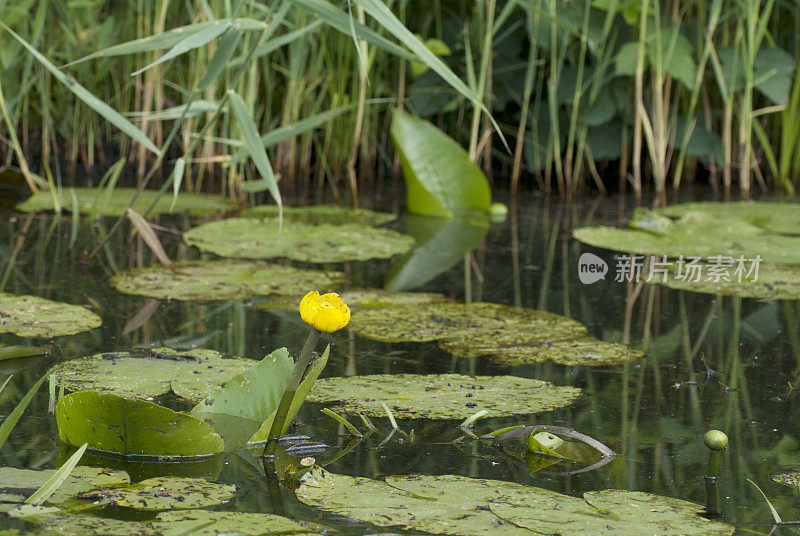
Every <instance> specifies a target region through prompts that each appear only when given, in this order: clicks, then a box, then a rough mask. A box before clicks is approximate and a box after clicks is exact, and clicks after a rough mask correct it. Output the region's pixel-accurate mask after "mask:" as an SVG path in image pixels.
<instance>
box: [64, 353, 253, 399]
mask: <svg viewBox="0 0 800 536" xmlns="http://www.w3.org/2000/svg"><path fill="white" fill-rule="evenodd" d="M255 364H256V361H254V360H252V359H244V358H225V357H223V355H222V354H220V353H219V352H215V351H213V350H204V349H192V350H174V349H172V348H150V349H148V350H143V351H139V352H107V353H102V354H96V355H93V356H89V357H84V358H80V359H73V360H70V361H65V362H63V363H60V364H58V365H56V366H55V367H53V369H52V370H51V371H50V373H51V374H54V375H55V377H56V378H57V379H58V381H62V382H63V385H64V387H65V389H66V390H67V391H95V392H98V393H113V394H116V395H119V396H126V397H129V398H138V399H142V400H147V399H152V398H155V397H157V396H160V395H163V394H166V393H168V392H170V390H171V391H172V392H173V393H175V394H176V395H178V396H180V397H183V398H185V399H187V400H190V401H192V402H198V401H200V400H202V399H203V398H205V397H206V396H208V395H209V393H211V392H213V391H214V390H215V389H216V388H217V387H219V386H220V385H222V384H223V383H225V382H226V381H227V380H228V379H229V378H231V377H232V376H234V375H235V374H240V373H242V372H244V371H245V370H247V369H249V368H250V367H252V366H253V365H255Z"/></svg>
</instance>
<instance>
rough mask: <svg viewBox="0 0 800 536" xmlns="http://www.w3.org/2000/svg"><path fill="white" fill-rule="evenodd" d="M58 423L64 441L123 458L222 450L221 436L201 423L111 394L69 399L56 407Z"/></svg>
mask: <svg viewBox="0 0 800 536" xmlns="http://www.w3.org/2000/svg"><path fill="white" fill-rule="evenodd" d="M56 422H57V423H58V435H59V437H60V439H61V441H63V442H64V443H66V444H68V445H73V446H78V445H83V444H84V443H88V444H89V447H90V448H93V449H97V450H102V451H107V452H112V453H115V454H121V455H124V456H128V455H148V456H209V455H212V454H217V453H220V452H222V451H223V441H222V438H221V437H220V436H219V434H217V433H216V432H215V431H214V430H213V428H211V427H210V426H209V425H208V424H206V423H204V422H203V421H201V420H200V419H197V418H195V417H192V416H191V415H186V414H185V413H178V412H175V411H172V410H171V409H169V408H165V407H163V406H159V405H157V404H153V403H152V402H145V401H143V400H134V399H130V398H123V397H120V396H116V395H112V394H101V393H93V392H90V391H81V392H78V393H72V394H69V395H66V396H65V397H63V398H62V399H61V400H59V401H58V404H57V405H56Z"/></svg>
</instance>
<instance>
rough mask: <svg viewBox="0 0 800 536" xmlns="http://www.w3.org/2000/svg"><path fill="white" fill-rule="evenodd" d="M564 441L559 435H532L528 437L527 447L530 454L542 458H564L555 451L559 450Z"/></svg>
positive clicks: (540, 433) (543, 433) (541, 433)
mask: <svg viewBox="0 0 800 536" xmlns="http://www.w3.org/2000/svg"><path fill="white" fill-rule="evenodd" d="M562 443H564V440H563V439H561V438H560V437H558V436H557V435H554V434H550V433H547V432H539V433H531V434H530V435H529V436H528V440H527V442H526V446H527V448H528V452H532V453H534V454H538V455H540V456H550V457H553V458H563V456H562V455H561V454H559V453H558V452H556V451H555V450H553V449H557V448H558V447H559V446H560V445H561V444H562Z"/></svg>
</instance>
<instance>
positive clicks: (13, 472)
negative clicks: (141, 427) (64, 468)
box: [0, 465, 130, 504]
mask: <svg viewBox="0 0 800 536" xmlns="http://www.w3.org/2000/svg"><path fill="white" fill-rule="evenodd" d="M55 472H56V470H55V469H45V470H38V471H37V470H34V469H16V468H14V467H0V482H2V483H3V494H2V496H0V502H2V503H9V504H10V503H13V502H14V501H13V500H12V499H13V498H12V497H11V496H12V495H13V496H19V497H22V500H21V501H19V502H22V501H24V500H25V499H27V498H28V497H29V496H31V495H33V493H34V492H36V490H38V489H39V488H40V487H42V486H43V485H44V484H45V482H47V481H48V480H49V479H50V477H52V476H53V475H54V474H55ZM126 484H130V479H129V478H128V474H127V473H125V472H124V471H113V470H111V469H101V468H99V467H86V466H83V465H79V466H77V467H75V468H74V469H73V470H72V472H70V474H69V476H67V478H66V479H65V480H64V482H63V483H62V484H61V485H60V486H59V487H58V489H57V490H56V491H55V492H54V493H53V494H52V495H51V496H50V497H49V498H48V499H47V500H48V502H50V503H53V504H57V503H60V502H63V501H65V500H67V499H69V498H71V497H74V496H75V495H78V494H80V493H84V492H86V491H89V490H92V489H95V488H101V487H108V486H120V485H126Z"/></svg>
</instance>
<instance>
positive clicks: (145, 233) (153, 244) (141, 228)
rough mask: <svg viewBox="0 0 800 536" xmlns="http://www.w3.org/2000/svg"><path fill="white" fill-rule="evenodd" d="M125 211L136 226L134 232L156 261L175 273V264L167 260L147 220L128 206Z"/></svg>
mask: <svg viewBox="0 0 800 536" xmlns="http://www.w3.org/2000/svg"><path fill="white" fill-rule="evenodd" d="M125 213H126V214H127V215H128V219H129V220H131V223H132V224H133V226H134V228H136V232H138V233H139V236H141V237H142V240H144V242H145V244H147V247H149V248H150V250H151V251H152V252H153V254H154V255H155V256H156V258H157V259H158V262H160V263H161V264H163V265H164V266H165V267H166V268H167V269H168V270H169V271H170V272H172V273H177V270H176V269H175V266H173V265H172V261H171V260H169V256H168V255H167V252H166V251H164V246H162V245H161V240H159V239H158V235H156V232H155V231H154V230H153V228H152V227H150V224H149V223H147V220H146V219H144V218H143V217H142V215H141V214H139V213H138V212H136V211H135V210H133V209H132V208H128V209H127V210H126V211H125Z"/></svg>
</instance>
